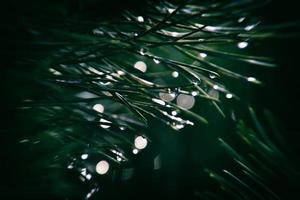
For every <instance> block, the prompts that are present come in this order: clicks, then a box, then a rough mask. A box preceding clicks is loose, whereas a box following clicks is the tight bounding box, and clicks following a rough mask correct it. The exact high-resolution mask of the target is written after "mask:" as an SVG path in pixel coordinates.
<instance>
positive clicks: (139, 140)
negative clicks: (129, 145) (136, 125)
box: [134, 136, 148, 149]
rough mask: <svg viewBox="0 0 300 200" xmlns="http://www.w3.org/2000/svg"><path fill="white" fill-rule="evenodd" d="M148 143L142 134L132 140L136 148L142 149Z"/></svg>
mask: <svg viewBox="0 0 300 200" xmlns="http://www.w3.org/2000/svg"><path fill="white" fill-rule="evenodd" d="M147 144H148V140H147V139H146V138H144V137H143V136H137V137H136V138H135V140H134V146H135V148H137V149H144V148H146V146H147Z"/></svg>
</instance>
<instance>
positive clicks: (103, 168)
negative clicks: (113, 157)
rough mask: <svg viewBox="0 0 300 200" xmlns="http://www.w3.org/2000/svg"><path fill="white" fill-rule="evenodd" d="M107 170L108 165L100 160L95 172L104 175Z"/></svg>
mask: <svg viewBox="0 0 300 200" xmlns="http://www.w3.org/2000/svg"><path fill="white" fill-rule="evenodd" d="M108 170H109V163H108V162H107V161H106V160H101V161H100V162H98V163H97V165H96V172H97V173H98V174H101V175H103V174H106V173H107V172H108Z"/></svg>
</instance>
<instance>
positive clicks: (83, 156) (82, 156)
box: [81, 153, 89, 160]
mask: <svg viewBox="0 0 300 200" xmlns="http://www.w3.org/2000/svg"><path fill="white" fill-rule="evenodd" d="M88 157H89V155H88V154H86V153H85V154H82V155H81V159H82V160H85V159H87V158H88Z"/></svg>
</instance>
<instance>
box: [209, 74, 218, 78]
mask: <svg viewBox="0 0 300 200" xmlns="http://www.w3.org/2000/svg"><path fill="white" fill-rule="evenodd" d="M216 77H217V76H216V75H215V74H209V78H211V79H215V78H216Z"/></svg>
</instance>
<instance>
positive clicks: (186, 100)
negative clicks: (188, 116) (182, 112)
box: [177, 94, 195, 109]
mask: <svg viewBox="0 0 300 200" xmlns="http://www.w3.org/2000/svg"><path fill="white" fill-rule="evenodd" d="M194 104H195V98H194V97H193V96H191V95H186V94H180V95H178V97H177V105H178V106H180V107H182V108H185V109H191V108H192V107H193V106H194Z"/></svg>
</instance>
